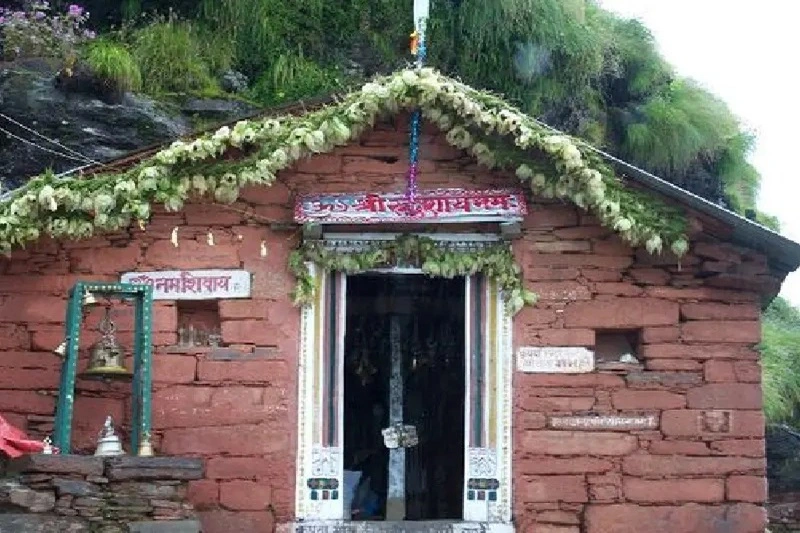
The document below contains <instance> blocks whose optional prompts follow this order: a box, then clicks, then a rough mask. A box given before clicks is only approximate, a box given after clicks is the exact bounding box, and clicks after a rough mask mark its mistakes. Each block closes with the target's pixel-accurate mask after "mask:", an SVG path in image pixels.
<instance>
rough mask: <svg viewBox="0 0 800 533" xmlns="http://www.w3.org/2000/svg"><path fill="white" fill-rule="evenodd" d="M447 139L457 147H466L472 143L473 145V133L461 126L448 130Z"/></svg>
mask: <svg viewBox="0 0 800 533" xmlns="http://www.w3.org/2000/svg"><path fill="white" fill-rule="evenodd" d="M446 139H447V142H449V143H450V144H452V145H453V146H455V147H456V148H461V149H464V148H469V147H470V145H472V135H470V134H469V132H468V131H467V130H466V129H464V128H462V127H461V126H456V127H455V128H453V129H451V130H450V131H449V132H447V135H446Z"/></svg>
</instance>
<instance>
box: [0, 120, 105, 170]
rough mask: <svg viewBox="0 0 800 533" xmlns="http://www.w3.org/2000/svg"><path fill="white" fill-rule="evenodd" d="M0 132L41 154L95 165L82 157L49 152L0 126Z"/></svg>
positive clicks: (47, 149)
mask: <svg viewBox="0 0 800 533" xmlns="http://www.w3.org/2000/svg"><path fill="white" fill-rule="evenodd" d="M0 132H3V133H5V134H6V135H8V136H9V137H11V138H12V139H16V140H18V141H19V142H21V143H24V144H27V145H29V146H32V147H34V148H38V149H39V150H42V151H43V152H48V153H50V154H53V155H57V156H59V157H61V158H63V159H70V160H72V161H80V162H81V163H92V164H95V162H94V161H92V160H91V159H89V158H87V157H83V156H81V157H75V156H73V155H68V154H65V153H63V152H57V151H56V150H51V149H50V148H47V147H45V146H40V145H38V144H36V143H35V142H33V141H31V140H29V139H25V138H24V137H20V136H19V135H17V134H16V133H12V132H10V131H8V130H7V129H5V128H4V127H2V126H0Z"/></svg>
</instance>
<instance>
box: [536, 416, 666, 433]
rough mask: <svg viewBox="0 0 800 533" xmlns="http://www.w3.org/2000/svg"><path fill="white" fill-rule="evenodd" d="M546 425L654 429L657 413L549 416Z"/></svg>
mask: <svg viewBox="0 0 800 533" xmlns="http://www.w3.org/2000/svg"><path fill="white" fill-rule="evenodd" d="M548 425H549V426H550V427H551V428H552V429H569V430H585V431H586V430H589V431H591V430H594V429H598V430H604V431H608V430H631V429H655V428H657V427H658V416H657V415H594V416H592V415H589V416H551V417H550V421H549V423H548Z"/></svg>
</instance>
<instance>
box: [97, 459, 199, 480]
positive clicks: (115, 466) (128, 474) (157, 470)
mask: <svg viewBox="0 0 800 533" xmlns="http://www.w3.org/2000/svg"><path fill="white" fill-rule="evenodd" d="M106 477H107V478H108V479H110V480H112V481H120V480H128V479H139V480H143V479H172V480H189V479H200V478H202V477H203V461H202V459H198V458H193V457H111V458H108V459H106Z"/></svg>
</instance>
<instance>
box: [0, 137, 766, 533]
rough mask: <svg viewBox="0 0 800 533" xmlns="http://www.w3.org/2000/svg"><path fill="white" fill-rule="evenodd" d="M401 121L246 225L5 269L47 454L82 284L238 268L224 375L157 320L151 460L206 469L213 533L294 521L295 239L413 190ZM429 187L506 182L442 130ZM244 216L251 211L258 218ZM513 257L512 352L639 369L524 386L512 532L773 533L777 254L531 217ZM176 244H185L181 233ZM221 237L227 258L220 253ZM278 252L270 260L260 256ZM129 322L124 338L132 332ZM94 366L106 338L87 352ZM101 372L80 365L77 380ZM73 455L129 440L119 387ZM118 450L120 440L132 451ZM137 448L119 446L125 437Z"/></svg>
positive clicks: (270, 193) (241, 220) (26, 425)
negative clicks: (534, 351) (532, 298)
mask: <svg viewBox="0 0 800 533" xmlns="http://www.w3.org/2000/svg"><path fill="white" fill-rule="evenodd" d="M405 131H406V130H405V125H404V124H402V123H399V124H396V125H387V124H384V125H381V126H379V127H378V128H377V129H376V130H374V131H373V132H371V133H368V134H365V135H364V136H363V138H362V139H361V141H360V142H359V143H354V144H352V145H350V146H347V147H344V148H340V149H337V150H336V151H335V152H334V153H333V154H329V155H319V156H316V157H314V158H312V159H310V160H308V161H306V162H303V163H301V164H299V165H297V167H296V168H295V169H293V170H292V171H291V172H284V173H282V174H281V175H280V176H279V180H278V182H277V183H276V184H275V185H274V186H272V187H271V188H263V189H255V188H254V189H249V190H246V191H245V193H244V194H243V196H242V199H241V200H240V201H238V202H237V204H235V205H234V206H233V207H234V208H235V209H229V208H224V207H220V206H215V205H210V204H190V205H187V206H186V208H185V209H184V210H182V211H181V212H179V213H166V212H163V211H162V212H157V213H156V214H155V215H154V216H153V221H152V224H150V225H149V226H148V227H147V229H146V231H141V230H140V229H139V228H138V227H132V228H131V229H129V230H128V231H123V232H118V233H114V234H109V235H104V236H102V237H96V238H93V239H90V240H86V241H81V242H55V241H52V240H47V239H43V240H42V241H41V242H39V243H38V244H37V245H36V246H34V247H31V248H29V249H27V250H24V251H19V252H15V253H14V254H13V255H12V256H11V257H10V258H2V259H0V304H1V305H0V350H2V353H1V354H0V412H2V413H3V415H4V416H6V417H7V418H8V419H9V421H10V422H12V423H14V424H16V425H18V426H19V427H21V428H23V429H25V430H26V431H28V432H29V433H31V434H32V435H34V436H36V437H39V438H41V437H44V435H45V434H47V433H49V432H50V431H51V430H52V415H53V411H54V406H55V397H56V394H57V389H58V380H59V365H60V360H59V358H58V357H56V356H55V355H53V354H52V353H51V351H52V349H53V348H54V347H55V346H57V345H58V344H59V343H60V342H61V340H62V337H63V321H64V316H65V302H66V295H67V290H68V288H69V287H70V286H71V285H72V284H73V283H74V282H75V281H77V280H118V279H119V275H120V274H121V273H122V272H127V271H134V270H159V269H161V270H166V269H202V268H243V269H246V270H248V271H250V272H251V273H252V275H253V294H252V298H251V299H248V300H238V301H220V302H219V316H220V320H221V329H222V336H223V340H224V342H225V343H226V345H228V348H229V349H228V351H227V352H226V354H227V355H226V356H225V357H224V358H222V357H217V356H215V354H214V353H212V352H210V351H208V350H195V351H182V352H180V351H176V350H174V349H171V348H170V347H172V346H174V345H175V344H176V343H177V339H176V330H177V328H178V323H177V322H178V318H177V316H178V315H177V313H178V311H177V307H176V305H175V303H174V302H157V303H156V304H155V319H154V323H153V325H154V343H155V352H156V353H155V362H154V364H155V366H154V394H153V426H154V427H153V430H154V435H153V442H154V445H155V447H156V450H157V452H158V453H159V454H164V455H175V456H187V457H197V458H202V459H203V461H204V463H205V473H204V477H203V479H198V480H194V481H190V482H189V487H188V498H189V500H190V501H191V502H192V504H193V505H194V507H195V508H196V509H197V510H198V511H199V514H200V516H201V519H202V522H203V527H204V531H206V532H208V533H222V532H226V531H256V532H260V531H265V532H266V531H272V530H273V527H274V525H275V524H278V523H285V522H290V521H292V520H293V513H294V494H295V477H296V476H295V459H294V457H295V449H296V433H295V431H294V430H293V428H295V427H296V425H297V416H298V414H297V392H296V391H297V360H298V349H299V346H298V344H299V342H298V337H299V324H300V311H299V310H298V309H296V308H294V307H293V306H292V305H291V303H290V301H289V298H288V296H287V293H288V291H289V289H290V287H291V285H292V283H293V279H292V277H291V276H290V274H289V272H288V270H287V268H286V262H287V258H288V255H289V253H290V251H291V250H292V249H293V248H294V247H295V246H296V245H297V239H298V238H299V237H298V232H297V231H296V228H290V230H288V231H287V230H285V229H281V226H276V225H272V226H270V225H269V224H267V223H266V221H272V222H278V223H289V222H291V220H292V208H293V202H294V198H295V196H296V195H297V194H299V193H310V192H325V191H336V192H347V191H359V190H379V191H389V190H401V188H402V187H403V184H404V172H405V170H406V147H405V146H404V143H405V142H406V139H405ZM422 146H423V149H421V150H420V157H421V158H422V159H421V161H420V187H423V188H435V187H464V188H479V187H488V186H491V187H495V186H502V187H505V186H508V185H509V184H510V183H513V182H512V181H509V180H513V179H514V178H513V177H509V176H506V175H503V174H502V173H499V172H495V173H491V172H488V171H486V170H484V169H482V168H479V167H478V166H477V165H475V164H474V163H473V162H472V160H471V159H469V158H467V157H465V156H464V154H462V153H460V152H458V151H455V150H453V149H451V148H450V147H448V146H447V145H446V143H445V142H444V140H443V137H442V136H441V134H438V133H436V132H434V131H426V132H425V133H424V135H423V138H422ZM242 211H247V212H249V213H253V214H255V215H257V217H258V218H257V220H256V221H253V220H248V219H247V218H246V217H245V216H244V215H243V214H242ZM530 212H531V213H530V215H529V216H528V217H527V218H526V219H525V221H524V224H523V236H522V238H521V239H519V240H517V241H515V242H514V244H513V248H514V252H515V255H516V257H517V259H518V261H519V263H520V265H521V266H522V267H523V268H524V273H525V277H526V283H527V285H528V287H529V288H530V289H532V290H534V291H536V292H537V293H538V294H539V295H540V298H541V299H540V302H539V303H538V304H537V305H536V306H535V307H531V308H526V309H524V310H523V311H522V312H520V313H519V315H517V316H516V317H515V319H514V327H513V337H514V345H515V348H516V347H520V346H558V347H571V346H575V347H581V346H582V347H589V348H593V347H594V345H595V339H596V336H597V335H598V333H602V332H606V331H608V330H634V331H636V332H637V334H638V335H639V340H640V346H639V352H638V354H637V355H638V356H639V359H640V361H641V364H640V365H628V366H627V367H624V365H623V367H619V366H617V367H609V368H608V369H605V370H604V369H602V368H600V369H597V370H595V371H593V372H590V373H586V374H577V375H571V374H527V373H521V372H517V373H515V376H514V384H513V386H514V421H513V422H514V425H513V432H514V450H513V471H514V476H513V477H514V480H515V482H514V487H513V498H514V523H515V527H516V530H517V531H521V532H536V533H579V532H585V533H634V532H636V533H638V532H639V531H641V530H642V528H643V527H646V528H647V529H649V530H651V531H670V532H674V533H683V532H685V533H689V532H693V533H697V532H710V533H711V532H720V533H722V532H729V533H755V532H757V531H759V532H760V531H763V530H764V527H765V522H766V515H765V512H764V509H763V504H764V501H765V497H766V481H765V458H764V417H763V414H762V410H761V407H762V405H761V386H760V380H761V372H760V367H759V354H758V352H757V351H756V348H755V346H756V343H758V341H759V335H760V326H759V311H760V305H761V297H762V295H764V294H770V293H772V294H774V292H775V291H776V290H777V287H778V285H779V281H778V280H777V279H776V275H775V274H773V273H772V272H771V267H770V265H769V264H768V262H767V260H766V258H765V257H764V256H763V255H760V254H758V253H755V252H753V251H751V250H748V249H744V248H739V247H736V246H733V245H730V244H728V243H726V242H725V240H724V238H721V237H720V236H721V235H722V236H724V235H725V228H723V227H720V224H719V222H717V221H715V220H711V219H709V218H707V217H703V216H700V215H695V216H693V219H692V224H693V226H692V247H691V250H690V252H689V253H688V254H687V256H685V257H684V258H682V259H681V260H680V261H678V260H677V259H676V258H673V257H669V256H659V257H653V256H650V255H649V254H647V253H646V252H645V251H644V250H640V249H632V248H630V247H629V246H627V245H626V244H624V243H623V242H622V241H621V240H620V239H618V238H617V237H616V236H614V235H613V234H612V232H611V231H609V230H607V229H605V228H603V227H601V226H600V225H599V224H598V221H597V220H596V219H595V218H594V217H592V216H589V215H587V214H585V213H584V212H582V211H581V210H580V209H578V208H576V207H573V206H571V205H566V204H562V203H548V202H543V201H540V200H536V201H535V203H532V204H531V205H530ZM176 226H177V227H179V230H180V231H179V235H180V243H179V246H178V247H177V248H176V247H175V246H173V245H172V244H171V242H170V235H171V232H172V230H173V228H175V227H176ZM209 230H211V231H212V232H213V233H214V235H215V241H216V245H215V246H208V245H207V244H206V235H207V233H208V231H209ZM262 240H265V241H266V243H267V248H268V254H267V256H266V257H262V256H261V254H260V253H259V252H260V243H261V241H262ZM127 320H128V321H127V322H126V318H125V317H124V316H123V317H120V318H119V320H118V322H119V327H120V331H121V332H122V334H121V340H122V341H123V342H128V343H129V345H130V341H129V340H126V337H125V334H126V332H127V334H128V335H129V334H130V331H131V327H132V326H131V322H130V320H131V319H130V318H129V319H127ZM82 340H83V341H84V343H85V345H84V348H88V346H89V345H90V344H91V343H92V342H94V339H93V338H92V337H91V336H88V335H86V336H82ZM83 364H85V362H84V363H83ZM77 393H78V397H77V400H76V403H75V429H74V433H73V435H74V440H75V448H76V449H77V450H79V451H82V452H89V451H90V450H91V449H92V447H93V445H94V438H95V434H96V431H97V429H98V428H99V427H101V426H102V421H103V419H104V418H105V416H106V415H108V414H111V415H112V416H114V419H115V420H118V421H120V423H121V424H122V430H123V432H124V430H125V417H126V413H127V412H128V408H127V404H126V402H127V401H128V395H127V392H126V390H125V389H124V388H122V387H117V386H114V385H104V384H102V383H89V382H79V383H78V386H77ZM586 415H630V416H655V417H657V419H658V424H657V426H656V427H653V428H648V429H639V430H637V429H625V428H620V429H613V430H602V429H601V430H576V429H575V428H568V429H567V428H563V429H562V428H558V429H553V428H552V427H551V426H550V425H549V423H548V421H549V419H550V417H552V416H586ZM123 437H124V435H123ZM123 440H124V438H123Z"/></svg>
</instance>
